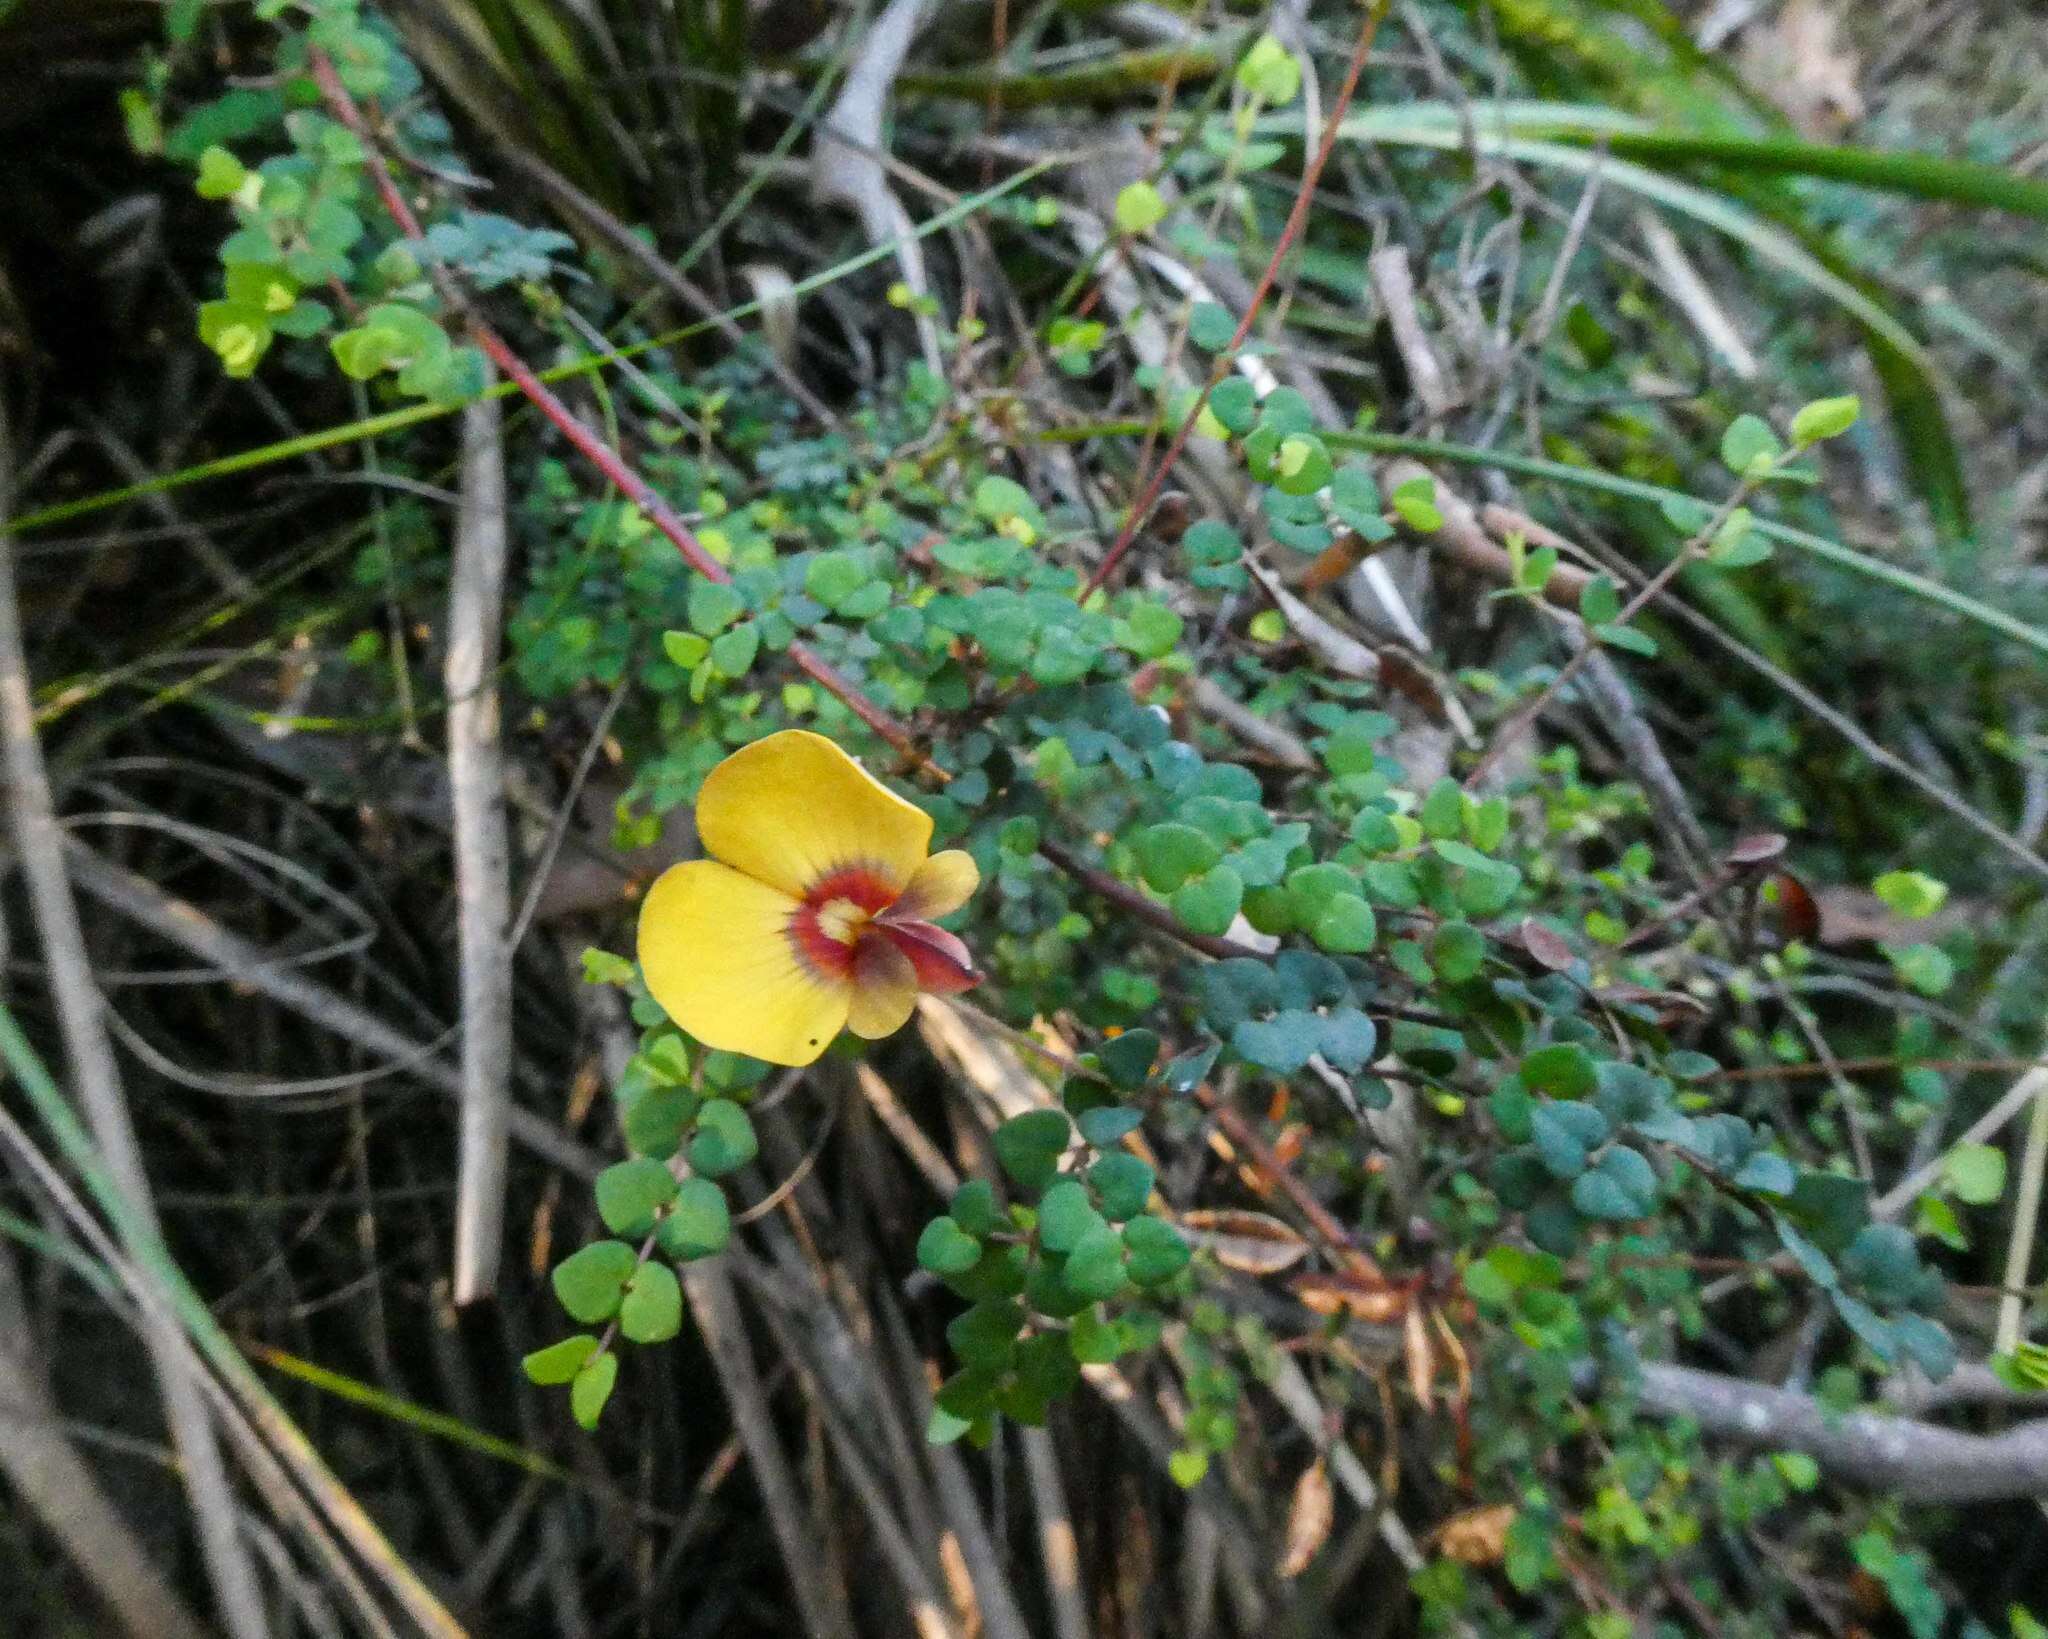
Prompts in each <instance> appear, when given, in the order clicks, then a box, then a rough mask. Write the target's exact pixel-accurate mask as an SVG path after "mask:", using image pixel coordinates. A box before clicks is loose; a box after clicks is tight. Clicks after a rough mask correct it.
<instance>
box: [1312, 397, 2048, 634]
mask: <svg viewBox="0 0 2048 1639" xmlns="http://www.w3.org/2000/svg"><path fill="white" fill-rule="evenodd" d="M1323 438H1324V440H1325V441H1326V442H1327V443H1330V444H1333V445H1336V446H1339V447H1341V448H1349V449H1358V450H1371V451H1374V452H1376V453H1379V454H1383V455H1413V456H1416V457H1419V458H1420V459H1422V460H1433V461H1449V462H1453V463H1455V464H1457V465H1459V466H1467V467H1492V468H1495V469H1497V470H1498V471H1501V472H1512V473H1518V474H1520V475H1521V476H1523V477H1525V478H1543V479H1548V480H1550V481H1551V482H1553V483H1559V484H1570V485H1573V486H1575V487H1576V488H1579V489H1590V490H1600V491H1604V492H1605V493H1607V494H1609V495H1624V496H1627V497H1629V498H1630V499H1631V500H1637V501H1650V502H1653V503H1655V504H1657V505H1659V506H1661V505H1663V504H1664V503H1665V502H1667V501H1683V502H1687V503H1690V504H1691V505H1694V506H1708V507H1710V508H1711V503H1709V502H1706V501H1703V500H1702V499H1701V498H1700V497H1698V496H1696V495H1688V494H1687V493H1686V492H1685V491H1684V490H1678V489H1666V488H1665V487H1664V486H1663V485H1661V484H1649V483H1644V482H1643V481H1642V480H1641V479H1638V478H1624V477H1622V476H1620V475H1619V474H1618V473H1612V472H1601V471H1599V470H1598V469H1596V468H1592V467H1573V466H1567V465H1566V464H1565V463H1563V462H1562V461H1547V460H1544V459H1542V458H1541V457H1538V456H1532V455H1510V454H1507V453H1505V452H1503V451H1501V450H1482V449H1477V448H1475V447H1474V446H1472V445H1470V444H1450V443H1444V442H1442V441H1440V440H1437V439H1434V438H1404V437H1401V436H1399V435H1398V434H1394V433H1346V432H1333V433H1325V434H1323ZM1751 527H1752V528H1754V529H1755V530H1756V531H1757V533H1758V534H1760V535H1764V536H1767V537H1768V538H1770V539H1771V540H1773V541H1777V542H1780V543H1781V544H1783V545H1785V546H1789V547H1792V548H1793V549H1794V550H1796V551H1800V552H1805V553H1808V554H1810V555H1811V556H1813V557H1816V558H1820V559H1822V560H1823V561H1825V562H1827V563H1831V564H1834V565H1835V566H1836V567H1837V568H1840V569H1846V570H1847V571H1848V572H1849V573H1851V574H1853V575H1860V576H1862V577H1863V578H1864V579H1866V580H1873V581H1877V582H1879V583H1880V584H1882V585H1885V586H1889V587H1891V588H1893V589H1894V590H1896V591H1900V592H1905V593H1907V594H1908V595H1910V596H1912V597H1915V598H1918V599H1920V600H1921V601H1922V602H1925V603H1931V604H1934V605H1936V606H1937V607H1939V608H1943V609H1946V610H1947V611H1948V612H1949V613H1950V614H1954V615H1960V616H1962V617H1963V618H1964V619H1965V620H1969V621H1973V622H1974V623H1976V624H1977V625H1979V626H1982V627H1984V628H1986V629H1987V630H1989V631H1994V632H1997V633H1999V634H2000V635H2002V636H2004V637H2008V638H2011V639H2012V640H2013V641H2014V642H2016V643H2020V644H2023V645H2025V646H2026V647H2027V648H2029V649H2032V650H2033V651H2034V652H2035V653H2036V654H2039V655H2043V656H2048V631H2043V630H2042V629H2041V628H2040V627H2038V626H2029V625H2028V624H2027V623H2026V622H2025V621H2023V620H2016V619H2014V618H2013V616H2011V615H2009V614H2007V613H2006V612H2005V611H2004V610H2002V609H1998V608H1994V607H1993V606H1992V605H1990V604H1988V603H1984V602H1981V601H1979V600H1978V599H1976V598H1973V597H1971V596H1970V595H1969V594H1968V593H1967V592H1958V591H1957V590H1956V589H1955V588H1954V587H1952V586H1944V585H1942V584H1941V582H1939V581H1934V580H1929V579H1928V578H1927V577H1926V576H1925V575H1916V574H1914V573H1913V571H1912V570H1910V569H1901V568H1899V567H1898V566H1897V565H1896V564H1889V563H1886V562H1885V561H1884V560H1883V559H1882V558H1874V557H1872V556H1871V555H1870V554H1869V553H1867V552H1858V551H1857V550H1856V549H1855V548H1854V547H1850V546H1844V545H1843V544H1842V543H1841V542H1839V541H1831V540H1829V539H1828V538H1827V537H1826V536H1825V535H1815V534H1813V533H1811V532H1810V531H1808V530H1804V529H1797V528H1794V527H1793V526H1792V525H1791V524H1781V523H1775V522H1772V521H1771V520H1769V519H1766V518H1759V519H1757V520H1756V521H1755V523H1754V524H1753V525H1752V526H1751Z"/></svg>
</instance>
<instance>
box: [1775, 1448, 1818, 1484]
mask: <svg viewBox="0 0 2048 1639" xmlns="http://www.w3.org/2000/svg"><path fill="white" fill-rule="evenodd" d="M1771 1466H1772V1467H1773V1468H1775V1469H1776V1470H1777V1471H1778V1477H1779V1478H1780V1479H1781V1480H1783V1481H1784V1482H1785V1483H1786V1484H1787V1485H1789V1486H1790V1487H1791V1488H1792V1489H1793V1490H1794V1491H1811V1490H1812V1489H1813V1488H1814V1487H1815V1486H1817V1485H1819V1484H1820V1464H1819V1463H1817V1462H1815V1461H1814V1460H1813V1459H1812V1458H1811V1457H1809V1456H1807V1454H1806V1453H1805V1452H1803V1451H1774V1452H1772V1453H1771Z"/></svg>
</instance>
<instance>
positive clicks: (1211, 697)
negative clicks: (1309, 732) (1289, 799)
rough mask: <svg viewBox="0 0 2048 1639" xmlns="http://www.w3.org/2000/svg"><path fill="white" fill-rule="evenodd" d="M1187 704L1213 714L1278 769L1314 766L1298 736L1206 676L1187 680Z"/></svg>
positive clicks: (1299, 770)
mask: <svg viewBox="0 0 2048 1639" xmlns="http://www.w3.org/2000/svg"><path fill="white" fill-rule="evenodd" d="M1188 703H1189V704H1190V705H1192V706H1193V707H1194V708H1195V710H1196V711H1197V712H1198V713H1200V714H1201V715H1202V716H1204V717H1213V718H1214V719H1215V720H1216V721H1217V722H1219V723H1221V724H1222V725H1223V726H1224V727H1225V728H1227V729H1228V730H1230V732H1231V733H1232V734H1234V735H1236V736H1237V737H1238V738H1239V739H1240V740H1242V741H1243V742H1244V743H1245V744H1246V745H1247V746H1249V747H1251V749H1252V750H1254V751H1257V752H1262V753H1264V754H1265V755H1266V756H1268V757H1270V758H1272V759H1273V761H1274V762H1276V763H1278V764H1279V765H1280V766H1281V767H1282V768H1288V769H1292V770H1294V771H1295V772H1296V773H1307V772H1309V771H1310V770H1311V769H1313V768H1314V767H1315V766H1316V756H1315V753H1314V752H1313V751H1311V750H1309V748H1308V746H1307V745H1306V743H1304V742H1303V740H1302V739H1301V737H1300V736H1299V735H1297V734H1295V733H1293V732H1292V731H1291V730H1289V729H1288V728H1287V727H1286V726H1285V725H1284V724H1281V723H1276V722H1274V721H1273V720H1272V719H1271V718H1270V717H1261V716H1260V715H1259V714H1258V713H1257V712H1255V711H1253V710H1252V709H1251V707H1249V706H1247V705H1246V704H1245V703H1244V702H1243V701H1242V700H1239V699H1238V698H1237V697H1236V696H1235V695H1233V694H1231V693H1229V692H1228V691H1227V690H1225V689H1224V688H1223V687H1222V686H1221V685H1219V684H1217V683H1215V682H1214V681H1212V680H1211V679H1209V678H1207V677H1203V676H1200V675H1197V676H1195V677H1192V678H1190V679H1189V680H1188Z"/></svg>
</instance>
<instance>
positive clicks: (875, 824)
mask: <svg viewBox="0 0 2048 1639" xmlns="http://www.w3.org/2000/svg"><path fill="white" fill-rule="evenodd" d="M697 835H698V836H699V837H700V838H702V839H703V843H704V851H705V853H707V854H709V855H710V856H711V857H712V858H713V859H716V860H720V861H722V862H723V863H725V864H727V865H730V866H731V867H732V868H733V869H734V870H736V871H744V872H745V873H746V874H747V875H748V876H751V877H753V878H755V879H756V880H757V881H761V882H765V883H767V884H768V885H769V886H770V887H773V888H780V889H781V890H782V891H783V892H784V893H786V894H792V895H794V896H795V897H796V898H798V899H801V898H803V897H804V895H805V894H806V893H808V892H809V891H810V889H811V887H812V886H813V885H814V884H815V883H816V882H818V881H819V880H820V879H821V878H823V877H825V876H827V875H829V874H830V873H831V872H832V871H834V870H837V869H839V868H841V867H843V866H848V865H866V866H868V867H869V868H871V869H872V870H874V871H875V872H876V873H877V874H879V875H880V876H882V877H884V878H886V879H887V881H888V884H889V887H890V888H891V889H892V890H894V891H898V892H900V891H901V890H902V889H903V887H904V886H905V885H906V884H907V883H908V882H909V881H910V878H911V874H912V873H913V872H914V871H915V870H916V869H917V867H918V865H919V864H920V863H922V861H923V859H924V851H925V849H926V848H928V847H929V846H930V845H931V840H932V821H931V816H930V815H929V814H927V813H925V811H924V810H923V809H921V808H919V807H917V806H916V805H915V804H914V803H909V802H906V801H904V800H903V798H901V797H899V796H897V795H896V793H895V792H893V791H891V790H890V789H889V788H888V787H887V786H886V785H884V784H882V782H881V781H880V780H878V779H876V778H875V777H874V776H873V775H872V774H870V773H868V772H867V770H866V769H864V768H862V767H861V766H860V764H859V763H857V762H855V761H854V760H853V759H852V758H851V757H849V756H847V754H846V753H845V752H843V751H841V750H840V749H839V747H838V746H836V745H834V744H833V743H832V742H831V741H830V740H828V739H826V738H825V737H824V736H823V735H821V734H810V733H807V732H805V731H804V730H803V729H784V730H783V731H782V732H781V733H779V734H771V735H769V736H768V737H767V738H766V739H764V740H756V741H755V742H754V743H753V744H752V745H748V746H742V747H740V749H739V750H737V751H735V752H734V753H733V754H732V755H731V756H730V757H728V758H726V759H725V761H724V762H722V763H720V764H719V765H718V766H717V767H716V768H714V769H713V770H712V771H711V773H710V776H709V777H708V778H707V779H706V780H705V781H704V790H703V792H702V793H701V794H700V795H699V796H698V798H697Z"/></svg>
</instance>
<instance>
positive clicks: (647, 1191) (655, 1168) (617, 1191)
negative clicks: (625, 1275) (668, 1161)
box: [597, 1156, 676, 1236]
mask: <svg viewBox="0 0 2048 1639" xmlns="http://www.w3.org/2000/svg"><path fill="white" fill-rule="evenodd" d="M675 1198H676V1180H675V1176H674V1175H673V1174H672V1173H671V1172H670V1171H669V1170H668V1168H667V1167H666V1166H665V1165H664V1164H663V1163H661V1162H659V1161H655V1160H651V1159H649V1158H647V1157H644V1156H643V1157H638V1158H635V1159H634V1160H630V1161H621V1162H620V1163H619V1164H618V1165H617V1166H613V1167H606V1168H605V1169H604V1171H603V1172H601V1173H599V1174H598V1175H597V1215H598V1216H599V1217H600V1218H602V1219H603V1220H604V1226H605V1228H607V1229H609V1230H610V1231H611V1232H612V1233H613V1234H614V1235H626V1236H634V1235H645V1234H646V1233H647V1232H648V1231H649V1230H651V1229H652V1228H653V1227H654V1218H655V1214H656V1213H658V1212H660V1211H661V1209H662V1208H663V1207H665V1206H667V1205H668V1204H669V1202H671V1201H673V1200H674V1199H675Z"/></svg>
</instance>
